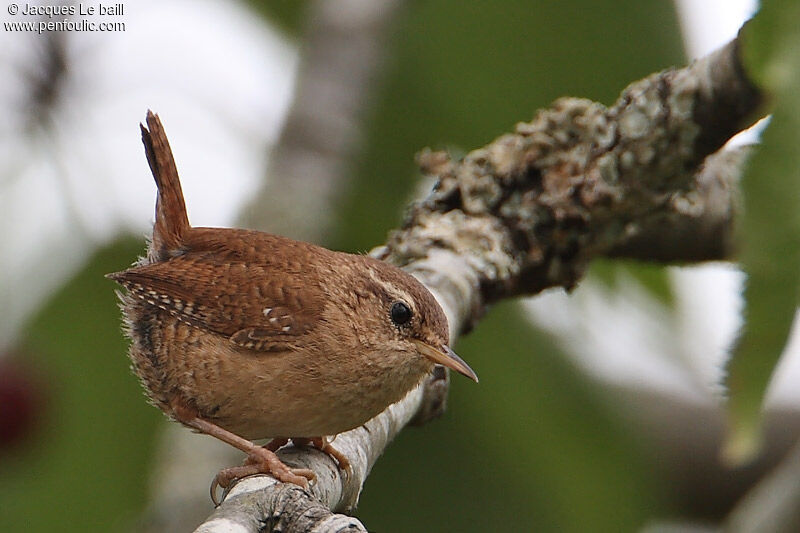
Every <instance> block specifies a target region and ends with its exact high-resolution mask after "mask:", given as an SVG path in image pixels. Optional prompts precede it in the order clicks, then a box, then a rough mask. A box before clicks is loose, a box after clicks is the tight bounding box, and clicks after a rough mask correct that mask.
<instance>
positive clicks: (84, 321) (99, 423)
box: [0, 239, 163, 531]
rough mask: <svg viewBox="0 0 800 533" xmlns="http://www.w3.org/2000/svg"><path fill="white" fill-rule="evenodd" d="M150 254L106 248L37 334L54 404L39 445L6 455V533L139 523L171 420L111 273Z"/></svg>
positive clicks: (32, 340)
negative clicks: (137, 365) (156, 396)
mask: <svg viewBox="0 0 800 533" xmlns="http://www.w3.org/2000/svg"><path fill="white" fill-rule="evenodd" d="M142 249H143V243H142V241H141V239H138V240H135V241H134V240H133V239H127V240H124V241H121V242H118V243H117V244H115V245H114V246H111V247H110V248H107V249H105V250H102V251H100V252H99V253H98V254H97V255H96V256H95V257H94V258H93V259H92V260H90V261H89V262H88V264H87V266H86V267H85V268H84V270H83V271H82V272H80V273H79V274H78V275H77V276H76V277H75V278H74V279H73V280H72V281H70V282H69V283H68V284H67V285H66V286H65V287H64V288H63V289H62V290H60V291H59V292H57V293H56V294H55V295H54V296H53V297H52V299H51V300H50V301H49V302H48V303H47V304H46V305H45V306H44V307H43V309H42V310H41V311H40V313H39V314H38V316H37V317H35V318H34V319H33V320H32V321H31V324H30V326H29V327H28V328H27V331H26V335H25V338H26V340H25V345H26V347H27V348H28V349H27V353H28V354H29V355H31V356H33V357H34V359H33V360H32V361H29V363H31V364H32V365H33V366H35V367H36V368H37V370H38V371H39V372H38V374H40V375H41V376H42V377H43V378H45V379H46V380H47V391H46V398H47V400H48V401H47V403H46V407H47V408H46V413H45V417H44V423H43V424H41V426H42V427H40V428H39V431H38V432H37V434H36V435H35V439H34V440H33V441H32V442H31V444H30V447H29V448H27V449H26V450H24V451H23V453H20V454H18V455H16V456H14V457H12V458H9V457H1V456H0V477H2V480H3V482H2V483H0V502H1V503H0V530H2V531H52V530H55V529H57V530H58V531H113V530H130V528H131V527H132V524H134V523H135V522H136V521H137V520H138V518H139V514H140V513H141V510H142V508H143V507H144V505H145V502H146V498H147V485H148V479H149V475H150V472H149V466H150V458H151V457H152V452H153V447H154V435H155V431H156V427H157V425H158V424H159V422H160V421H161V420H162V419H163V416H162V415H161V414H160V413H159V412H158V410H156V409H154V408H153V407H151V406H149V405H147V402H146V400H145V398H144V395H143V394H142V390H141V387H140V386H139V383H138V381H137V379H136V377H135V376H134V375H133V374H132V373H131V371H130V363H129V361H128V357H127V342H126V340H125V339H124V337H123V336H122V332H121V329H120V324H121V322H120V312H119V309H118V308H117V303H116V297H115V295H114V289H115V287H114V283H112V282H111V281H109V280H107V279H105V278H104V277H103V275H104V274H106V273H108V272H113V271H115V270H121V269H123V268H126V267H127V266H128V265H129V264H130V262H131V261H132V260H133V259H135V258H136V256H137V255H139V254H141V253H142Z"/></svg>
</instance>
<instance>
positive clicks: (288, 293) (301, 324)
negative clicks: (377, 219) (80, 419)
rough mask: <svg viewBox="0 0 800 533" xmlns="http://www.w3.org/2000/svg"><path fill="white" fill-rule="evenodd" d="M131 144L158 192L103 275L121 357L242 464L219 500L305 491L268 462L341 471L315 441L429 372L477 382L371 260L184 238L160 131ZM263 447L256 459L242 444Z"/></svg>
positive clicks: (273, 241)
mask: <svg viewBox="0 0 800 533" xmlns="http://www.w3.org/2000/svg"><path fill="white" fill-rule="evenodd" d="M147 125H148V127H149V130H148V129H147V128H145V127H144V126H142V127H141V129H142V141H143V142H144V146H145V153H146V155H147V160H148V162H149V164H150V168H151V170H152V172H153V176H154V177H155V181H156V185H157V187H158V197H157V200H156V216H155V225H154V227H153V237H152V240H151V241H150V244H149V247H148V254H147V257H146V258H143V259H141V260H140V261H139V263H138V264H137V265H136V266H134V267H132V268H130V269H128V270H125V271H123V272H118V273H114V274H109V275H108V277H109V278H111V279H113V280H115V281H117V282H119V283H120V284H121V285H122V286H123V287H125V289H127V292H126V293H125V294H120V299H121V302H122V303H121V308H122V311H123V314H124V320H125V325H126V332H127V335H128V336H129V337H130V339H131V347H130V358H131V361H132V363H133V364H132V367H133V370H134V372H135V373H136V374H137V375H138V376H139V378H140V379H141V382H142V384H143V386H144V389H145V391H146V393H147V396H148V397H149V399H150V401H151V402H152V403H153V404H154V405H156V406H157V407H159V408H160V409H161V410H162V411H164V412H165V413H166V414H167V416H168V417H170V418H171V419H173V420H176V421H178V422H180V423H182V424H184V425H186V426H188V427H190V428H193V429H195V430H196V431H199V432H201V433H206V434H208V435H211V436H213V437H216V438H218V439H220V440H222V441H224V442H227V443H228V444H230V445H232V446H235V447H236V448H238V449H240V450H242V451H243V452H245V453H246V454H247V460H246V462H245V464H244V465H243V466H239V467H233V468H228V469H225V470H222V471H221V472H220V473H219V474H218V475H217V478H216V479H215V482H214V484H213V485H212V496H213V493H214V492H215V491H214V490H213V489H214V488H215V486H216V485H217V484H219V485H221V486H223V487H226V486H228V484H229V483H230V482H231V481H232V480H233V479H237V478H240V477H243V476H246V475H250V474H254V473H268V474H270V475H272V476H274V477H275V478H277V479H278V480H280V481H284V482H291V483H296V484H299V485H301V486H307V483H308V480H313V479H314V473H313V472H311V471H310V470H305V469H293V468H290V467H288V466H286V465H285V464H284V463H282V462H281V461H280V459H278V457H277V456H276V455H275V453H274V450H276V449H277V448H278V447H280V446H282V445H283V444H285V443H286V442H287V440H288V439H290V438H291V439H292V440H293V442H294V443H295V444H297V445H299V444H305V443H312V444H314V445H316V446H317V447H319V448H320V449H321V450H323V451H324V452H326V453H328V454H329V455H331V456H332V457H334V458H335V459H336V460H337V461H338V463H339V465H340V466H341V467H343V468H347V466H348V464H347V460H346V458H345V457H344V456H343V455H341V454H339V453H338V452H337V451H336V450H335V449H334V448H333V447H332V446H331V445H330V444H329V443H328V441H327V436H332V435H336V434H338V433H341V432H344V431H347V430H350V429H353V428H355V427H358V426H360V425H361V424H363V423H364V422H366V421H367V420H369V419H370V418H372V417H374V416H375V415H377V414H378V413H380V412H381V411H383V410H384V409H385V408H386V407H387V406H388V405H389V404H391V403H393V402H396V401H398V400H400V399H401V398H402V397H403V396H404V395H405V394H406V393H407V392H408V391H409V390H410V389H412V388H413V387H414V386H415V385H417V384H418V383H419V382H420V381H421V380H422V378H423V377H424V376H425V375H426V374H427V373H428V372H430V371H431V370H432V369H433V366H434V364H441V365H444V366H447V367H449V368H451V369H453V370H455V371H457V372H460V373H461V374H464V375H465V376H467V377H469V378H471V379H473V380H475V381H477V377H476V375H475V373H474V372H473V371H472V369H470V367H469V366H468V365H467V364H466V363H465V362H464V361H463V360H461V359H460V358H459V357H458V356H457V355H456V354H455V353H453V351H452V350H451V349H450V348H449V347H448V341H449V339H448V337H449V335H448V327H447V318H446V317H445V315H444V313H443V312H442V309H441V308H440V307H439V304H438V303H437V302H436V300H435V299H434V297H433V296H432V295H431V293H430V292H429V291H428V290H427V289H426V288H425V287H424V286H423V285H422V284H421V283H420V282H419V281H417V280H416V279H415V278H414V277H412V276H411V275H409V274H407V273H406V272H403V271H402V270H400V269H398V268H396V267H394V266H392V265H389V264H387V263H383V262H381V261H377V260H375V259H372V258H370V257H366V256H361V255H351V254H346V253H341V252H334V251H331V250H327V249H325V248H321V247H319V246H314V245H312V244H308V243H304V242H298V241H294V240H291V239H287V238H284V237H279V236H276V235H270V234H268V233H263V232H258V231H248V230H243V229H226V228H200V227H198V228H194V227H192V226H190V225H189V220H188V217H187V215H186V207H185V204H184V200H183V192H182V191H181V185H180V181H179V179H178V172H177V169H176V167H175V162H174V160H173V158H172V152H171V150H170V148H169V144H168V142H167V138H166V135H165V134H164V131H163V128H162V126H161V122H160V120H159V118H158V117H157V116H156V115H154V114H153V113H151V112H148V115H147ZM261 438H273V441H272V442H271V443H270V444H268V445H267V446H265V447H262V446H259V445H256V444H254V443H253V442H251V440H252V439H261Z"/></svg>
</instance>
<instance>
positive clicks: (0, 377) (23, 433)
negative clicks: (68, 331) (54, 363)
mask: <svg viewBox="0 0 800 533" xmlns="http://www.w3.org/2000/svg"><path fill="white" fill-rule="evenodd" d="M42 385H43V383H42V380H41V379H39V376H37V373H36V372H35V370H34V369H33V368H32V366H31V365H30V363H28V362H27V361H26V360H25V359H23V358H22V357H21V356H20V355H19V354H17V353H15V354H9V353H4V354H0V452H2V451H5V450H8V449H10V448H15V447H16V446H18V445H19V444H21V443H22V442H25V441H26V440H28V438H29V437H31V436H32V435H33V433H34V430H35V428H36V426H37V424H38V422H39V420H40V419H41V418H42V415H43V408H44V390H43V387H42Z"/></svg>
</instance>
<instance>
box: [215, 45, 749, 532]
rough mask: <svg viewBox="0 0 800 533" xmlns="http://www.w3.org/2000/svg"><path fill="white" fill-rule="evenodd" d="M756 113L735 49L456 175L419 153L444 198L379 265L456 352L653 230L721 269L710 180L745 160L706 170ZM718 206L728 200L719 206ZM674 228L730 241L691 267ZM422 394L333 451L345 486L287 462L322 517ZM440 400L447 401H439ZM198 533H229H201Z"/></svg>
mask: <svg viewBox="0 0 800 533" xmlns="http://www.w3.org/2000/svg"><path fill="white" fill-rule="evenodd" d="M760 99H761V98H760V94H759V92H758V91H757V89H756V88H755V87H754V86H753V85H752V84H751V82H750V81H749V80H748V79H747V78H746V77H745V76H744V71H743V69H742V68H741V63H740V59H739V56H738V44H737V41H733V42H731V43H730V44H729V45H727V46H726V47H724V48H723V49H721V50H719V51H717V52H715V53H713V54H711V55H710V56H708V57H706V58H704V59H702V60H700V61H697V62H695V63H694V64H692V65H690V66H689V67H686V68H683V69H677V70H667V71H664V72H661V73H658V74H654V75H652V76H649V77H648V78H645V79H644V80H641V81H639V82H636V83H634V84H632V85H631V86H629V87H628V88H627V89H626V90H625V91H624V92H623V93H622V95H621V97H620V99H619V100H618V101H617V103H616V104H615V105H614V106H613V107H611V108H605V107H604V106H602V105H600V104H598V103H594V102H591V101H588V100H582V99H575V98H564V99H560V100H558V101H556V102H555V103H554V105H553V106H552V107H551V108H550V109H547V110H544V111H540V112H539V113H538V114H537V116H536V117H535V118H534V120H533V121H532V122H530V123H523V124H519V125H517V127H516V129H515V131H514V132H513V133H509V134H506V135H503V136H501V137H500V138H498V139H497V140H495V141H494V142H492V143H490V144H488V145H487V146H485V147H483V148H481V149H478V150H475V151H473V152H471V153H470V154H468V155H467V156H466V157H465V158H464V159H463V160H461V161H452V160H451V159H450V158H449V157H448V156H447V155H446V154H443V153H441V152H436V153H434V152H424V153H423V154H421V156H420V158H419V161H420V165H421V167H422V169H423V171H424V172H425V173H427V174H431V175H435V176H436V177H437V178H438V182H437V185H436V187H435V188H434V191H433V192H432V193H431V195H430V196H429V197H428V198H427V199H426V200H424V201H422V202H420V203H419V204H416V205H414V206H412V208H411V209H410V212H409V214H408V216H407V218H406V221H405V223H404V224H403V226H402V228H400V229H399V230H397V231H395V232H393V233H392V234H391V236H390V238H389V241H388V243H387V244H386V245H385V246H383V247H380V248H378V249H376V250H374V251H373V255H375V256H376V257H379V258H381V259H383V260H386V261H389V262H391V263H394V264H396V265H399V266H401V267H403V268H405V269H406V270H407V271H409V272H411V273H412V274H414V275H415V276H417V277H418V278H419V279H420V280H421V281H422V282H423V283H424V284H425V285H426V286H427V287H428V288H429V289H430V290H431V292H432V293H433V294H434V295H435V296H436V297H437V299H438V300H439V302H440V303H441V304H442V307H443V309H444V311H445V313H446V314H447V317H448V320H449V323H450V327H451V338H453V339H454V338H455V337H456V336H457V334H458V333H461V332H464V331H466V330H468V329H470V328H471V327H472V326H473V325H474V324H476V323H477V321H478V320H479V318H480V317H481V316H482V314H483V313H484V311H485V308H486V306H487V305H488V304H490V303H492V302H494V301H497V300H499V299H503V298H508V297H513V296H516V295H520V294H534V293H536V292H539V291H541V290H543V289H545V288H547V287H552V286H563V287H566V288H568V289H569V288H571V287H573V286H574V285H575V284H576V283H577V281H578V279H579V278H580V276H581V274H582V273H583V272H584V270H585V268H586V265H587V263H588V262H589V261H590V260H591V259H592V258H595V257H598V256H614V255H616V256H619V255H630V256H636V257H640V258H643V257H645V254H644V251H645V250H646V247H645V246H643V245H641V244H640V245H639V246H634V244H635V242H636V240H635V237H636V236H639V238H643V236H646V235H648V234H650V233H652V231H651V230H652V228H653V227H654V226H656V225H658V221H662V224H661V225H662V227H661V231H660V234H661V239H662V240H664V241H665V242H673V246H672V247H671V249H667V250H664V251H662V252H661V253H660V254H659V255H658V256H657V257H652V259H654V260H659V261H675V260H687V259H689V260H691V258H692V257H702V258H705V259H708V258H715V257H720V258H721V257H723V254H727V253H728V252H729V246H727V245H724V246H721V245H720V243H719V241H718V239H719V238H721V236H723V235H729V234H730V221H731V218H732V217H731V216H730V213H732V212H733V195H732V194H727V196H726V195H725V194H722V195H720V194H718V192H714V191H716V187H712V186H709V184H708V182H709V180H711V178H710V177H709V176H712V177H714V176H715V178H714V179H720V180H723V178H724V180H723V183H725V184H727V185H726V187H727V186H728V185H730V184H731V183H732V182H733V181H735V177H736V175H737V174H738V172H737V171H738V170H739V167H740V164H741V161H742V158H739V160H738V163H737V162H735V161H734V162H733V163H731V167H730V168H728V166H727V163H726V164H725V165H723V167H725V168H726V169H727V170H726V173H725V174H724V176H723V174H716V173H715V172H714V170H713V169H717V168H719V167H718V166H717V165H718V164H719V163H720V161H722V159H720V160H716V158H714V159H709V160H708V162H707V164H706V165H705V167H704V168H705V170H701V169H700V168H699V167H700V165H701V163H702V162H703V161H704V160H706V158H707V157H708V156H709V155H711V154H712V153H714V152H715V151H717V150H718V149H719V148H720V147H721V146H722V144H724V142H725V141H726V140H727V139H728V138H730V137H731V136H733V135H734V134H736V133H737V132H738V131H739V129H740V128H742V127H744V126H746V125H747V119H748V117H749V116H750V115H753V114H754V113H755V111H756V110H757V107H758V105H759V102H760ZM721 117H723V118H721ZM719 157H721V158H725V157H727V156H719ZM726 176H727V177H726ZM712 181H713V180H712ZM722 189H725V190H727V189H726V188H725V187H723V188H722ZM712 196H714V198H722V199H721V200H714V202H712V201H711V197H712ZM693 197H699V198H706V199H707V200H708V201H706V202H699V203H698V204H697V205H698V206H699V208H698V209H699V210H698V211H697V212H696V211H693V210H691V209H686V208H685V205H684V203H685V202H683V203H682V202H681V201H680V199H681V198H683V199H686V198H693ZM719 202H722V204H724V205H722V206H719V205H717V204H718V203H719ZM665 217H666V219H667V220H678V221H680V220H683V221H684V222H685V221H692V224H694V225H698V224H702V223H704V222H703V221H704V220H715V221H719V224H720V225H721V228H720V229H719V230H718V231H710V232H706V234H707V235H706V237H705V238H707V239H708V242H705V241H698V242H693V243H691V247H692V248H696V249H702V250H710V251H709V252H707V253H704V254H700V253H697V252H691V253H689V252H688V251H687V250H684V249H682V247H681V242H682V241H681V239H680V238H678V237H676V236H674V235H670V231H671V228H670V227H663V220H664V219H665ZM690 225H691V224H690ZM686 227H687V224H685V223H684V224H677V225H676V227H675V228H673V229H674V230H675V231H676V232H683V231H686ZM648 228H650V230H648ZM626 247H627V251H626ZM716 254H719V255H718V256H717V255H716ZM439 385H441V383H440V384H439ZM425 387H426V385H425V384H423V385H421V386H420V387H418V388H417V389H415V390H414V391H412V392H411V393H409V396H408V397H406V398H405V399H404V400H402V401H401V402H399V403H398V404H395V405H393V406H390V407H389V408H388V409H387V410H386V411H385V412H384V413H382V414H380V415H378V417H376V418H375V419H373V420H371V421H370V422H368V423H367V424H366V425H365V427H367V428H369V429H368V430H365V429H363V428H358V429H356V430H353V431H350V432H347V433H345V434H343V435H340V436H339V437H338V438H337V440H336V446H337V448H339V449H340V450H342V451H344V452H345V453H346V454H347V456H348V457H349V458H350V460H351V462H353V463H354V464H357V465H358V467H357V468H355V469H354V472H353V474H352V476H351V477H350V478H348V479H342V478H341V476H340V473H339V471H338V470H336V469H335V468H333V464H332V463H328V465H329V468H327V469H326V468H324V467H323V466H322V464H321V462H322V463H324V462H325V461H327V459H325V458H324V457H317V456H316V455H317V454H316V452H314V451H311V450H308V451H306V450H303V451H292V450H287V451H286V452H284V454H283V455H282V458H283V459H285V460H287V461H288V462H293V461H294V464H298V465H302V466H306V467H312V468H314V469H315V470H316V471H317V472H318V474H321V473H324V474H322V475H320V476H319V477H320V480H319V483H318V484H317V485H316V486H315V487H314V488H313V489H312V492H313V495H314V496H315V497H316V498H317V502H316V503H315V504H314V505H317V504H319V503H321V504H322V505H324V506H325V507H326V508H328V509H333V510H350V509H352V508H353V506H354V505H355V503H356V501H357V497H358V493H359V492H360V487H361V485H362V484H363V482H364V479H365V478H366V475H367V474H368V473H369V469H370V468H371V466H372V464H374V460H375V459H376V458H377V456H378V455H379V454H380V453H381V451H382V450H383V448H384V446H385V445H386V444H387V443H388V442H389V440H391V438H392V437H394V435H395V434H396V433H397V432H398V431H399V430H400V429H401V428H402V426H403V425H405V424H406V423H407V422H409V421H410V420H411V419H412V418H413V416H414V413H415V412H417V411H418V410H419V406H420V400H421V398H423V397H424V396H425V394H424V392H423V391H424V389H425ZM439 388H440V389H441V387H439ZM432 396H434V397H436V398H439V399H441V398H443V395H442V394H441V390H439V391H438V393H437V394H434V395H432ZM289 453H291V456H290V455H288V454H289ZM251 483H255V482H253V481H250V482H248V486H252V485H250V484H251ZM240 485H241V484H240ZM237 487H238V486H237ZM234 490H235V491H238V490H239V489H238V488H237V489H234ZM283 490H285V488H282V487H281V485H280V484H270V485H269V487H267V488H265V489H262V490H258V491H256V492H250V493H248V494H249V496H248V497H249V498H250V500H248V501H249V502H250V503H249V504H247V505H248V507H247V508H248V509H249V511H248V512H249V513H250V514H252V515H254V516H261V517H263V516H266V515H265V514H264V513H263V510H264V509H274V508H273V507H270V505H271V504H270V503H269V502H273V501H275V494H276V492H278V491H283ZM293 490H295V489H293ZM234 494H238V492H232V493H231V496H230V497H229V498H228V499H226V501H225V502H224V503H223V504H222V505H221V506H220V508H219V509H218V510H217V513H215V514H214V515H213V517H212V518H214V517H216V518H214V519H215V520H217V519H219V517H221V516H226V517H229V516H232V515H233V514H235V513H237V512H239V511H241V509H242V505H244V503H243V502H242V500H240V499H239V498H238V497H235V496H234ZM234 502H235V503H234ZM310 502H312V500H311V499H308V500H307V503H308V504H309V505H311V503H310ZM234 506H235V507H236V510H234ZM275 512H278V511H275ZM261 523H262V525H265V524H266V522H264V521H263V520H262V521H261ZM245 530H246V531H256V529H242V531H245ZM322 530H323V529H321V526H318V527H317V528H315V529H314V531H322ZM324 530H325V531H328V530H327V529H324ZM201 531H205V532H210V531H222V529H219V528H217V529H213V528H208V527H206V526H204V529H201Z"/></svg>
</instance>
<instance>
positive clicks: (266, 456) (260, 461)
mask: <svg viewBox="0 0 800 533" xmlns="http://www.w3.org/2000/svg"><path fill="white" fill-rule="evenodd" d="M270 444H271V443H270ZM280 446H281V445H279V446H278V448H279V447H280ZM276 449H277V448H276ZM256 474H267V475H269V476H272V477H274V478H275V479H277V480H278V481H280V482H282V483H294V484H295V485H299V486H300V487H302V488H304V489H307V488H308V484H309V482H311V481H314V480H315V479H316V478H317V475H316V474H315V473H314V472H313V471H312V470H309V469H307V468H291V467H289V466H287V465H286V464H284V463H283V461H281V460H280V459H279V458H278V456H277V455H275V452H273V451H271V450H270V449H268V448H267V447H263V446H258V447H255V448H253V449H252V450H251V451H250V452H249V453H248V454H247V459H246V460H245V462H244V464H243V465H242V466H233V467H231V468H225V469H222V470H220V471H219V473H218V474H217V476H216V477H215V478H214V481H213V482H212V483H211V500H212V501H213V502H214V505H215V506H217V505H219V503H220V501H219V499H218V498H217V487H221V488H222V489H223V490H224V489H227V488H228V487H230V486H231V484H232V483H233V482H234V481H237V480H239V479H242V478H245V477H247V476H253V475H256Z"/></svg>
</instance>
